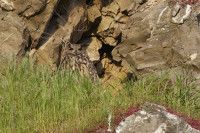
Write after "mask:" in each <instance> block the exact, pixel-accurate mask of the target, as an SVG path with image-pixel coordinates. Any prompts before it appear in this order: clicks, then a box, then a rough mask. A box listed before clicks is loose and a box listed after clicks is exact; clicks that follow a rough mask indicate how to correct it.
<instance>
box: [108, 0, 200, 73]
mask: <svg viewBox="0 0 200 133" xmlns="http://www.w3.org/2000/svg"><path fill="white" fill-rule="evenodd" d="M192 6H193V5H189V4H188V5H186V6H185V7H184V8H182V7H181V5H178V4H177V5H173V7H172V8H171V6H170V5H169V3H167V2H165V1H155V0H150V1H147V2H146V3H144V4H142V5H141V6H139V7H138V8H137V9H136V12H135V13H132V15H131V16H130V18H129V19H128V21H127V22H126V25H125V27H124V28H123V29H122V37H121V40H122V41H121V42H120V43H119V44H118V45H117V46H116V47H115V48H114V50H113V51H112V55H113V59H114V60H116V61H118V62H120V61H121V62H122V65H123V66H124V67H125V68H127V69H128V70H129V71H130V72H131V70H132V69H133V68H135V69H136V70H139V71H140V72H141V70H144V71H145V72H146V70H148V71H152V70H155V69H158V68H159V69H164V68H167V67H169V66H170V67H174V66H180V65H189V64H192V65H195V66H196V67H199V66H198V64H199V63H198V61H197V60H198V59H197V58H198V56H197V55H198V54H199V53H198V52H197V51H199V45H198V44H199V42H200V40H199V39H200V36H199V35H200V34H199V32H200V31H199V30H198V25H197V22H194V23H192V22H193V20H192V19H193V18H195V17H196V15H197V14H198V12H199V11H198V9H193V8H192ZM177 8H178V9H177ZM191 9H193V12H191ZM179 10H180V11H179ZM182 23H184V24H183V25H179V24H182Z"/></svg>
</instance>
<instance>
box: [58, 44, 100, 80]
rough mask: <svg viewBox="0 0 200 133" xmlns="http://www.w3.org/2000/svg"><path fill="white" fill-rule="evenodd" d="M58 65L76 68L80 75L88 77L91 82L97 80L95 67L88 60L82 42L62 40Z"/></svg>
mask: <svg viewBox="0 0 200 133" xmlns="http://www.w3.org/2000/svg"><path fill="white" fill-rule="evenodd" d="M60 67H64V68H71V69H72V70H78V71H79V72H80V74H81V75H84V76H87V77H89V78H90V79H91V80H92V82H94V83H98V82H99V76H98V74H97V71H96V68H95V66H94V64H93V63H92V61H91V60H90V58H89V56H88V54H87V51H86V46H85V45H84V44H72V43H70V42H63V44H62V52H61V60H60Z"/></svg>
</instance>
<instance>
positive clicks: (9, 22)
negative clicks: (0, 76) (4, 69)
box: [0, 12, 29, 65]
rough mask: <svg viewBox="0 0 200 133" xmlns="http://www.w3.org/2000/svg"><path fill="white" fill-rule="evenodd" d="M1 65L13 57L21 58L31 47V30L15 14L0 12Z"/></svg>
mask: <svg viewBox="0 0 200 133" xmlns="http://www.w3.org/2000/svg"><path fill="white" fill-rule="evenodd" d="M0 40H1V41H0V64H1V65H2V64H4V61H5V60H6V59H7V58H9V57H12V56H14V57H15V56H17V57H21V56H22V55H23V54H25V51H26V48H27V47H28V46H29V30H28V28H27V27H26V26H25V24H24V22H23V21H22V19H21V18H20V17H19V16H18V15H17V14H15V13H13V12H0Z"/></svg>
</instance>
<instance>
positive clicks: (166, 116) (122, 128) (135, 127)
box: [116, 103, 200, 133]
mask: <svg viewBox="0 0 200 133" xmlns="http://www.w3.org/2000/svg"><path fill="white" fill-rule="evenodd" d="M116 133H200V131H198V130H196V129H194V128H192V127H191V126H190V125H188V124H187V122H185V120H184V119H182V118H180V117H178V116H176V115H173V114H171V113H169V112H168V111H167V110H166V109H165V108H164V107H163V106H160V105H156V104H153V103H145V104H144V105H143V106H141V110H140V111H138V112H136V113H135V114H133V115H131V116H129V117H127V118H126V119H125V121H123V122H121V123H120V125H119V126H118V127H117V129H116Z"/></svg>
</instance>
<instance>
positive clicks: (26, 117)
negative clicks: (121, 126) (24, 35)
mask: <svg viewBox="0 0 200 133" xmlns="http://www.w3.org/2000/svg"><path fill="white" fill-rule="evenodd" d="M4 69H5V71H4V73H3V74H1V75H0V118H1V119H0V132H2V133H9V132H16V133H17V132H19V133H23V132H24V133H25V132H68V133H70V132H85V131H84V129H89V128H93V127H96V125H98V124H100V123H102V124H105V125H107V118H108V116H109V115H113V114H114V112H115V110H117V109H118V110H121V111H124V110H126V109H128V108H130V107H131V106H132V104H133V103H134V105H137V104H142V103H144V102H146V101H150V102H154V103H157V104H163V105H165V106H167V107H170V108H172V109H174V110H176V111H178V112H181V113H184V114H186V115H188V116H192V117H195V118H198V119H200V111H199V106H198V104H199V103H198V101H199V99H198V94H199V93H200V92H198V90H195V85H194V82H192V79H189V80H188V79H187V80H186V79H184V76H180V77H177V82H176V84H175V85H172V84H171V82H170V80H168V74H167V73H166V74H164V75H163V76H161V78H159V77H158V76H155V75H151V76H148V77H146V78H143V79H140V80H138V81H137V82H131V81H127V82H125V83H123V85H124V89H123V90H121V91H120V92H119V93H116V92H115V91H113V89H112V88H104V87H103V86H101V85H94V84H92V83H91V82H90V80H89V79H87V78H85V77H81V76H80V75H79V74H78V73H77V72H75V71H70V70H58V71H55V72H54V73H50V72H49V71H48V69H47V67H44V66H43V67H40V68H37V67H36V66H34V61H33V60H28V59H26V58H24V59H23V60H22V61H21V63H19V65H16V63H15V61H8V63H7V65H6V66H5V68H4ZM120 113H123V112H120ZM113 117H114V116H113ZM113 117H112V118H113Z"/></svg>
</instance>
